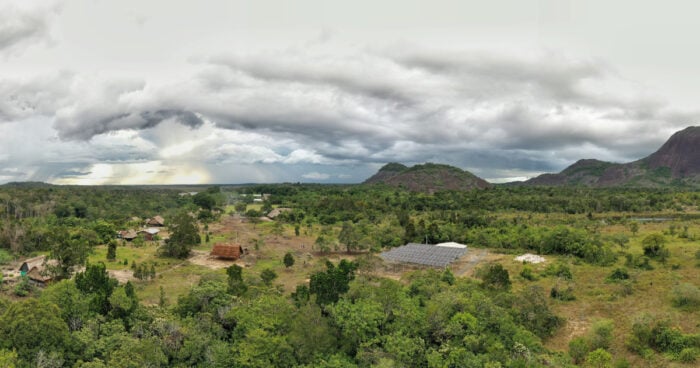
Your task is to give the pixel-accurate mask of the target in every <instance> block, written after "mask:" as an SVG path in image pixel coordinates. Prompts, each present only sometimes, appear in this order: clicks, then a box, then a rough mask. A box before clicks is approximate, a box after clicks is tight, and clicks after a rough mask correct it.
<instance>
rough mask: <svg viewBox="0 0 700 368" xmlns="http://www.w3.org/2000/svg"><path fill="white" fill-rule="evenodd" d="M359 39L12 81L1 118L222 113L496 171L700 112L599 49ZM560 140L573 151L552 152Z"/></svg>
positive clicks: (530, 168) (304, 139)
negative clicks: (663, 95) (648, 86)
mask: <svg viewBox="0 0 700 368" xmlns="http://www.w3.org/2000/svg"><path fill="white" fill-rule="evenodd" d="M351 51H352V52H349V53H345V54H338V53H333V52H329V51H327V50H320V51H319V50H315V49H311V50H293V49H290V50H284V51H280V52H276V53H273V54H271V53H260V54H251V55H246V56H236V57H231V56H220V57H216V58H212V59H210V61H208V62H206V63H204V64H199V65H198V67H199V70H198V71H197V72H196V73H194V74H192V75H190V76H189V77H184V78H181V79H178V80H173V81H169V82H168V83H162V82H161V83H156V82H153V81H147V80H102V79H97V80H93V79H91V78H88V77H84V76H72V77H68V78H72V79H71V80H70V83H66V82H65V80H63V81H61V82H60V85H61V86H66V85H69V86H70V88H66V87H60V88H59V87H56V85H59V81H58V80H57V81H56V82H52V83H48V86H46V87H47V88H41V87H42V84H41V83H34V84H32V83H27V85H28V86H25V88H14V87H12V88H5V89H3V87H0V97H3V99H0V119H2V118H3V117H5V119H12V118H13V117H15V118H16V117H21V116H24V115H28V114H32V113H34V114H44V115H51V114H53V115H54V117H55V119H54V124H53V125H54V127H55V129H56V130H57V131H58V134H59V136H60V137H61V138H63V139H70V140H78V141H80V140H90V139H92V138H93V137H96V136H101V135H103V134H105V133H109V132H113V131H120V130H137V131H138V130H144V129H149V128H153V127H156V126H158V125H159V124H161V123H162V122H164V121H176V122H179V123H180V124H183V125H185V126H188V127H192V128H197V127H201V126H202V125H203V124H204V121H210V122H212V123H213V124H215V125H216V126H217V127H219V128H223V129H229V130H235V131H251V132H257V133H259V134H262V135H266V136H269V137H270V138H271V139H273V140H275V141H281V140H288V141H290V142H295V143H294V144H295V145H296V146H298V147H299V146H300V147H304V148H305V150H306V151H308V152H310V154H308V155H306V156H305V157H306V158H305V159H309V160H311V159H312V160H314V161H313V162H327V163H332V164H352V165H355V164H358V163H381V162H387V161H403V162H423V161H438V162H449V163H454V164H456V165H459V166H461V167H464V168H471V169H473V170H475V171H477V172H479V171H481V172H482V173H483V174H484V175H485V176H488V175H489V173H494V175H495V174H496V173H498V172H505V171H507V170H510V169H517V170H521V171H527V172H537V171H556V170H558V169H560V168H561V167H562V166H564V165H565V164H567V163H570V162H568V161H567V160H571V162H573V161H575V160H576V159H578V158H584V157H585V158H589V157H591V156H590V155H602V157H600V156H598V157H595V156H594V157H595V158H600V159H606V160H626V159H630V158H631V159H634V158H639V155H643V154H648V153H650V152H652V151H653V150H654V149H655V148H656V147H658V145H659V144H660V143H661V142H662V141H663V140H664V139H666V138H667V136H666V135H660V134H659V131H664V132H667V131H668V132H669V133H670V132H672V131H673V130H677V129H680V128H682V127H684V126H686V125H692V124H694V123H695V122H696V120H695V119H697V117H698V115H697V114H695V113H686V112H679V111H674V110H672V109H670V108H669V107H667V105H666V104H664V103H663V102H662V101H660V100H657V99H653V98H649V97H648V96H646V94H645V93H646V91H640V90H639V87H638V86H636V85H634V84H632V83H628V82H626V81H625V80H624V79H622V78H620V77H619V76H618V75H617V72H615V71H613V70H611V68H609V67H608V66H606V65H604V64H602V63H599V62H596V61H591V60H584V61H580V60H575V59H569V58H565V57H560V56H556V55H551V54H543V55H538V56H535V57H528V58H524V57H520V58H516V57H512V56H509V55H498V54H484V53H453V52H428V51H423V52H421V51H420V50H419V51H412V52H411V53H401V52H384V53H380V52H370V51H366V50H351ZM63 78H64V79H65V78H66V77H63ZM13 91H20V92H19V93H16V92H13ZM42 91H49V92H42ZM42 93H43V94H42ZM52 109H53V111H52ZM253 151H254V152H257V153H256V159H255V160H256V162H267V161H270V162H284V160H288V158H287V159H285V158H284V157H283V155H280V154H279V152H275V151H268V152H269V155H270V159H269V160H266V159H265V158H264V157H262V156H264V152H265V151H264V150H257V151H255V150H253ZM558 151H559V152H564V153H562V154H560V155H552V152H558ZM210 152H211V154H212V155H214V156H212V157H201V158H200V159H201V160H203V161H206V162H210V163H211V162H219V161H220V162H224V161H227V160H230V157H229V156H227V155H226V152H228V151H226V150H223V151H222V150H219V151H216V150H210ZM110 155H111V154H105V155H101V157H102V158H101V160H103V161H109V160H110V159H109V156H110ZM114 155H115V156H118V155H119V153H118V152H114ZM318 155H320V156H322V158H323V159H320V158H318V157H317V156H318ZM149 157H150V158H153V157H154V156H153V153H148V154H144V155H143V157H138V155H136V156H133V152H132V153H131V156H128V155H127V157H126V158H124V159H125V160H138V159H141V158H143V159H147V158H149ZM116 160H119V159H116ZM307 162H309V161H307ZM294 163H298V162H297V161H295V162H294ZM489 170H491V171H489ZM314 172H318V171H314ZM499 175H500V174H499Z"/></svg>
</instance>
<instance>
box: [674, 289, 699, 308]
mask: <svg viewBox="0 0 700 368" xmlns="http://www.w3.org/2000/svg"><path fill="white" fill-rule="evenodd" d="M671 294H672V298H671V299H672V301H673V306H674V307H678V308H696V307H699V306H700V289H698V287H697V286H695V285H693V284H690V283H682V284H678V285H676V286H674V287H673V290H672V291H671Z"/></svg>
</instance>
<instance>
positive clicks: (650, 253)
mask: <svg viewBox="0 0 700 368" xmlns="http://www.w3.org/2000/svg"><path fill="white" fill-rule="evenodd" d="M665 244H666V238H665V237H664V236H663V235H661V234H649V235H647V236H646V237H645V238H644V239H643V240H642V245H643V246H644V255H645V256H647V257H651V258H657V257H658V258H661V257H663V256H666V257H668V249H666V246H665Z"/></svg>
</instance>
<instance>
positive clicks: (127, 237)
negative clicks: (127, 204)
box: [117, 230, 138, 241]
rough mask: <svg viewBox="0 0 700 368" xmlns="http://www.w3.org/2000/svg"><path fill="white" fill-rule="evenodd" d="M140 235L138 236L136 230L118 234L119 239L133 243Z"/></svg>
mask: <svg viewBox="0 0 700 368" xmlns="http://www.w3.org/2000/svg"><path fill="white" fill-rule="evenodd" d="M137 236H138V234H136V231H134V230H122V231H120V232H118V233H117V238H119V239H124V240H126V241H132V240H134V239H136V237H137Z"/></svg>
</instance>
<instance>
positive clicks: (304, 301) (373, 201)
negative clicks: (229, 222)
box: [0, 184, 700, 368]
mask: <svg viewBox="0 0 700 368" xmlns="http://www.w3.org/2000/svg"><path fill="white" fill-rule="evenodd" d="M183 191H185V192H195V191H196V192H198V193H197V194H196V195H190V194H186V195H184V193H182V192H183ZM254 194H266V195H265V197H264V198H265V199H266V200H265V201H263V202H259V201H254V199H253V198H254V196H253V195H254ZM256 198H257V197H256ZM699 205H700V192H695V191H682V190H670V189H588V188H536V187H509V186H496V187H493V188H488V189H484V190H474V191H467V192H457V191H445V192H437V193H435V194H422V193H415V192H410V191H407V190H403V189H396V188H390V187H385V186H382V185H371V186H368V185H357V186H352V185H346V186H341V185H337V186H334V185H327V186H326V185H301V184H280V185H254V186H245V187H240V186H235V187H234V186H217V187H183V188H169V187H64V186H50V185H9V186H2V187H0V265H2V264H10V263H11V262H17V261H18V260H22V259H25V258H27V257H30V256H34V255H38V254H45V255H48V257H49V258H50V259H55V260H56V261H57V266H56V267H54V268H53V269H52V270H51V271H52V272H54V274H55V278H54V279H55V281H54V282H52V283H51V284H50V285H49V286H47V287H38V286H34V285H31V284H29V283H27V281H26V280H21V279H20V280H18V281H16V282H14V283H13V284H10V283H8V282H7V280H6V281H5V282H3V280H2V278H0V289H1V290H2V294H0V336H2V339H0V366H3V367H369V366H378V367H431V368H432V367H544V366H555V367H566V366H576V365H581V366H591V367H613V366H614V367H627V366H632V365H631V364H633V363H630V360H633V361H634V362H636V363H637V364H638V366H667V365H668V364H681V365H683V364H690V365H692V364H694V362H695V361H696V359H698V358H700V337H699V336H700V335H699V334H698V331H697V330H688V329H687V328H683V329H682V328H679V327H678V326H676V325H674V323H676V321H678V320H681V319H686V320H689V321H695V323H698V322H700V321H698V319H697V313H698V311H699V308H700V290H699V289H698V288H697V285H696V284H695V283H693V282H685V281H688V280H687V278H688V276H689V275H691V276H692V275H696V273H695V267H694V266H693V265H692V264H690V265H688V264H687V263H683V262H695V261H694V259H695V258H693V254H692V253H691V254H690V256H689V257H688V256H687V252H689V251H690V249H692V246H695V245H697V241H696V236H697V234H698V226H697V219H698V217H699V213H698V206H699ZM272 208H289V210H287V211H284V212H281V213H280V214H279V216H277V217H276V218H275V221H269V222H266V223H260V221H261V220H259V218H260V216H262V215H265V214H267V212H269V211H270V210H271V209H272ZM155 215H162V216H163V217H165V218H166V219H168V220H169V221H170V223H166V226H168V227H169V232H170V234H169V237H168V239H167V240H156V241H154V242H153V244H155V245H138V244H136V245H134V244H130V245H127V244H125V243H121V242H119V243H118V244H117V242H116V240H115V234H116V232H117V231H119V230H125V229H129V228H139V227H142V226H143V221H144V219H146V218H149V217H152V216H155ZM231 216H243V217H244V218H247V219H249V220H248V221H249V222H248V223H247V224H246V225H245V226H246V227H245V229H247V231H250V232H251V233H254V234H255V242H253V243H251V249H254V250H252V251H253V252H255V251H256V250H258V249H259V248H262V250H260V252H259V254H258V255H256V257H257V262H258V263H259V264H260V266H255V267H251V268H250V269H249V268H245V267H240V266H238V265H231V266H229V267H227V268H225V269H220V270H216V271H212V272H206V273H204V272H203V271H202V272H201V274H197V279H196V282H195V283H194V284H193V285H192V286H191V287H190V286H187V287H186V288H185V289H183V290H182V292H181V293H179V294H177V295H176V294H166V293H165V291H164V289H163V286H162V285H161V286H160V295H159V296H158V297H157V302H155V303H153V302H144V300H146V299H148V300H152V298H151V297H150V296H149V295H146V291H143V290H151V289H150V288H155V287H157V285H158V283H163V282H165V281H166V279H167V278H169V277H171V276H168V275H167V274H166V276H165V278H163V275H159V276H160V277H158V276H156V270H157V272H158V273H160V272H161V270H163V269H164V268H163V267H164V265H165V264H170V263H171V262H181V261H180V260H184V262H187V261H186V260H187V258H188V257H189V256H190V252H191V251H192V249H195V247H199V248H201V249H202V250H206V249H209V248H210V245H211V244H210V243H209V237H210V236H211V237H216V236H219V235H218V234H217V233H214V232H212V231H210V230H209V229H210V227H211V228H215V227H216V226H218V224H220V223H224V222H225V221H226V219H227V218H230V217H231ZM647 218H653V219H661V220H668V222H663V223H661V222H659V223H657V222H653V223H646V222H644V221H646V219H647ZM292 233H293V234H295V235H291V234H292ZM221 236H222V238H221V239H222V240H229V239H224V238H223V236H224V235H221ZM226 236H228V237H229V238H230V237H233V236H234V235H231V234H229V235H226ZM285 236H288V237H290V238H291V239H295V238H296V237H307V238H309V239H311V240H312V241H313V251H314V253H313V256H314V258H313V260H311V259H307V258H302V257H301V256H300V255H298V254H297V255H292V253H289V252H287V251H286V250H284V252H283V253H286V254H285V257H284V259H282V257H279V259H273V257H269V258H270V259H266V258H265V254H267V253H264V252H263V250H264V247H265V246H268V247H270V246H271V245H269V244H273V243H274V241H275V239H277V238H281V237H285ZM235 237H236V239H237V237H238V234H235ZM205 238H206V239H205ZM265 241H267V242H268V243H269V244H268V245H265ZM446 241H455V242H460V243H464V244H468V245H469V246H470V247H474V248H480V249H486V250H489V251H490V252H494V253H498V254H520V253H522V252H531V253H538V254H541V255H545V256H551V257H552V259H553V260H554V262H550V263H548V264H547V265H546V267H545V266H542V267H543V268H541V269H538V268H536V267H534V266H529V265H523V264H516V263H513V262H510V263H507V264H505V263H504V265H502V264H501V263H494V262H485V263H483V264H480V265H479V267H478V268H477V269H476V270H475V272H474V273H473V275H470V276H462V275H455V274H454V273H453V271H452V270H451V269H449V268H448V269H439V270H436V269H415V268H409V269H407V270H406V271H405V272H403V273H402V274H401V275H399V277H394V278H392V277H388V276H387V275H386V274H384V273H382V272H381V269H382V268H381V266H378V263H380V262H381V261H379V259H378V258H377V257H376V256H374V254H376V253H378V252H381V251H382V250H385V249H387V248H391V247H395V246H399V245H402V244H404V243H407V242H427V243H438V242H446ZM212 242H213V241H212ZM149 246H150V247H152V248H154V247H157V252H156V253H154V254H156V255H155V256H154V257H155V258H153V259H152V260H149V262H151V263H149V264H147V263H145V262H143V263H142V264H141V265H136V264H135V263H134V264H133V265H132V267H133V268H132V269H133V270H134V277H136V279H133V281H127V282H121V283H120V282H119V281H117V280H116V279H115V278H113V277H110V274H109V272H108V270H111V269H112V268H114V267H116V266H115V265H117V264H119V265H121V263H122V259H123V260H124V264H125V266H124V267H128V266H127V264H131V263H132V262H134V261H133V259H136V258H135V257H136V256H130V257H131V259H126V257H127V256H126V254H132V255H133V254H136V253H137V252H140V251H145V249H148V247H149ZM139 247H140V248H139ZM207 247H209V248H207ZM110 249H111V250H110ZM102 252H106V254H107V256H106V257H104V258H99V257H103V256H102V254H104V253H102ZM110 252H112V253H111V254H112V255H111V256H110ZM154 252H155V251H154ZM683 252H685V253H683ZM98 255H99V256H98ZM331 255H336V256H338V258H337V259H335V260H333V261H331V260H329V257H330V256H331ZM275 257H276V255H275ZM683 257H685V258H683ZM695 257H696V258H698V257H700V255H695ZM685 259H690V261H685ZM89 260H93V262H89ZM94 260H97V261H94ZM295 260H296V261H295ZM103 261H104V262H103ZM129 261H131V262H129ZM302 262H303V263H302ZM699 262H700V261H699ZM295 263H296V264H295ZM307 263H308V264H307ZM144 265H146V267H145V268H143V269H141V267H140V266H144ZM304 266H306V267H307V268H303V267H304ZM178 267H179V268H178ZM188 267H190V266H189V265H188V264H180V263H177V266H176V267H173V270H175V271H172V270H168V272H185V270H190V268H188ZM257 267H260V269H258V268H257ZM149 270H152V271H149ZM187 272H189V271H187ZM197 272H200V271H197ZM654 272H659V273H661V272H663V275H670V276H668V277H673V278H674V281H673V282H675V284H671V285H675V286H674V289H673V293H674V294H673V295H672V296H671V297H670V298H671V299H670V301H669V302H666V301H665V299H663V298H664V297H659V300H660V303H663V304H664V308H668V310H673V311H676V312H674V314H672V315H670V316H669V318H667V319H664V318H653V317H652V316H651V315H642V314H640V315H639V316H635V317H634V318H635V319H634V321H633V322H630V323H627V324H626V325H622V324H621V322H620V321H619V320H614V321H613V318H616V317H615V316H614V314H613V312H606V313H608V314H609V316H608V318H598V319H595V320H592V322H591V323H590V325H588V326H587V328H586V329H585V331H583V332H582V333H579V334H577V335H576V336H573V337H566V339H565V340H566V341H564V342H563V344H564V348H563V349H561V348H559V347H560V345H561V344H560V343H558V342H557V341H553V340H556V339H562V336H561V334H562V331H563V329H564V328H565V327H564V326H567V323H568V321H567V318H568V314H566V313H569V312H571V313H573V312H572V311H573V310H575V308H576V305H577V303H579V302H581V303H583V301H584V300H586V301H587V298H589V297H590V298H598V301H600V300H602V302H601V303H607V302H608V301H607V300H603V299H601V297H599V296H598V294H596V295H594V296H589V295H588V294H586V293H585V292H584V291H583V290H581V289H580V288H577V286H578V285H579V284H577V282H584V281H583V278H585V277H588V276H586V275H593V274H595V275H596V276H595V277H598V276H597V275H600V277H604V278H605V280H606V281H605V282H604V283H605V285H604V286H601V287H605V288H609V289H610V290H615V292H616V293H617V292H618V291H620V292H621V294H620V296H619V297H618V296H616V297H615V298H616V299H614V300H613V299H611V301H612V302H616V303H618V302H621V301H624V300H625V298H628V299H627V300H629V298H634V297H636V296H635V295H639V296H640V297H641V295H643V293H640V292H637V294H634V290H635V289H639V288H641V287H642V286H641V285H642V282H641V281H639V280H647V279H646V278H647V277H651V276H650V275H652V273H654ZM684 272H685V273H684ZM137 273H138V275H139V276H141V277H137V276H136V275H137ZM297 273H298V274H299V275H298V278H297V279H298V280H300V281H299V282H297V283H296V284H295V285H292V286H289V287H285V286H284V285H282V284H281V282H283V281H285V280H286V279H292V278H293V275H297ZM294 277H297V276H294ZM663 277H667V276H663ZM144 279H145V280H146V281H144ZM149 279H150V281H148V280H149ZM297 279H295V280H297ZM652 279H653V277H652ZM306 280H308V281H306ZM644 282H646V281H644ZM144 285H147V286H144ZM151 285H153V286H151ZM644 285H646V284H644ZM644 287H663V286H661V285H660V284H658V283H657V285H656V286H644ZM627 289H629V290H628V292H629V293H628V294H627V295H624V293H625V290H627ZM605 290H608V289H605ZM616 295H617V294H616ZM629 295H632V296H629ZM664 310H667V309H664ZM559 311H560V312H561V313H559ZM679 313H680V314H679ZM565 314H566V315H565ZM625 321H626V320H625ZM568 326H571V324H569V325H568ZM617 335H620V336H621V337H620V338H619V339H616V338H614V336H617ZM642 364H643V365H642Z"/></svg>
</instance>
